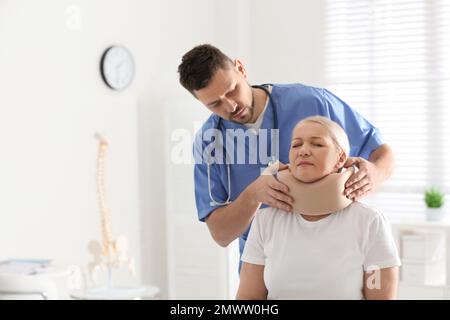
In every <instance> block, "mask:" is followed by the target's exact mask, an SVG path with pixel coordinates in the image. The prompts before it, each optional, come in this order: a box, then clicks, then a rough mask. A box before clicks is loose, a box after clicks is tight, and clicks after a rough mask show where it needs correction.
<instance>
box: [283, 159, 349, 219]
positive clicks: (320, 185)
mask: <svg viewBox="0 0 450 320" xmlns="http://www.w3.org/2000/svg"><path fill="white" fill-rule="evenodd" d="M353 172H355V168H354V167H350V168H348V169H344V171H343V172H341V173H331V174H329V175H328V176H326V177H324V178H322V179H320V180H318V181H315V182H311V183H306V182H301V181H299V180H297V179H296V178H295V177H294V176H293V175H292V174H291V172H290V171H289V170H282V171H280V172H278V173H277V178H278V180H280V181H281V182H283V183H284V184H286V185H287V186H288V187H289V194H290V195H291V196H292V197H293V198H294V205H293V210H294V212H297V213H301V214H307V215H322V214H327V213H332V212H336V211H339V210H342V209H344V208H345V207H347V206H348V205H349V204H351V203H352V200H350V199H348V198H347V197H346V196H345V195H344V189H345V182H346V181H347V179H348V178H349V177H350V176H351V175H352V173H353Z"/></svg>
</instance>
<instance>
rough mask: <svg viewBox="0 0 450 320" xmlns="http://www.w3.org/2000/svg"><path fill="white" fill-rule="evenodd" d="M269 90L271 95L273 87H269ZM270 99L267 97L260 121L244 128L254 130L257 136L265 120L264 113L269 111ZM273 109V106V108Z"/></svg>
mask: <svg viewBox="0 0 450 320" xmlns="http://www.w3.org/2000/svg"><path fill="white" fill-rule="evenodd" d="M267 90H268V91H269V92H270V93H271V92H272V86H268V88H267ZM269 100H270V98H269V97H268V96H267V98H266V103H265V104H264V108H263V111H262V112H261V114H260V115H259V117H258V119H256V121H255V122H254V123H244V126H246V127H247V128H248V129H252V130H253V131H254V132H255V134H258V133H259V129H260V128H261V125H262V122H263V119H264V113H265V112H266V110H267V105H268V104H269ZM272 107H273V106H272Z"/></svg>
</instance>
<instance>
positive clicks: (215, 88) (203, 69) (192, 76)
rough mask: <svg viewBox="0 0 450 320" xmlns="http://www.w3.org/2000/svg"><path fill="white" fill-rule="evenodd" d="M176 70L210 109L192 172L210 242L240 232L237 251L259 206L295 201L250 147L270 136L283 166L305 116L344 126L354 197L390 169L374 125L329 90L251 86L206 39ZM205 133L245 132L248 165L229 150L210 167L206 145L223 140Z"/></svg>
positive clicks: (237, 64)
mask: <svg viewBox="0 0 450 320" xmlns="http://www.w3.org/2000/svg"><path fill="white" fill-rule="evenodd" d="M178 72H179V77H180V83H181V85H182V86H183V87H184V88H186V89H187V90H188V91H189V92H190V93H191V94H192V95H193V96H194V97H195V98H196V99H198V100H199V101H200V102H201V103H202V104H203V105H204V106H205V107H206V108H208V109H209V110H210V111H211V112H212V114H211V116H210V117H209V119H208V120H207V121H206V122H205V123H204V124H203V126H202V128H201V130H200V131H199V132H198V133H197V135H196V141H195V143H194V153H195V154H197V155H201V156H200V157H201V158H202V159H201V161H197V160H198V159H196V164H195V169H194V178H195V198H196V204H197V211H198V217H199V219H200V221H203V222H206V224H207V226H208V228H209V231H210V233H211V235H212V237H213V239H214V240H215V241H216V242H217V243H218V244H219V245H220V246H222V247H226V246H227V245H228V244H229V243H231V242H232V241H233V240H235V239H236V238H238V237H239V238H240V241H239V248H240V253H241V254H242V251H243V248H244V245H245V241H246V239H247V234H248V231H249V227H250V224H251V221H252V219H253V217H254V215H255V213H256V212H257V210H258V208H260V206H261V205H262V206H267V205H268V206H271V207H275V208H279V209H283V210H285V211H291V210H292V203H293V199H292V198H291V197H290V196H289V195H288V188H287V186H286V185H284V184H282V183H281V182H279V181H278V180H277V179H276V178H275V177H274V176H271V175H261V172H262V170H263V169H264V168H265V167H267V165H268V161H266V160H264V159H263V158H264V157H261V151H260V150H259V151H255V149H254V148H255V144H256V148H257V147H258V146H260V145H261V144H258V142H260V140H261V139H265V140H264V141H266V139H267V138H269V144H275V143H278V149H279V150H277V152H278V154H277V156H278V157H277V158H278V159H279V161H280V162H281V163H282V164H281V168H280V169H283V168H285V167H286V166H285V165H284V164H286V163H287V162H288V153H289V148H290V139H291V132H292V129H293V127H294V126H295V124H296V123H297V122H298V121H300V120H302V119H303V118H305V117H308V116H312V115H322V116H326V117H328V118H330V119H331V120H334V121H336V122H338V123H339V124H340V125H341V126H342V127H343V128H344V130H345V131H346V133H347V135H348V137H349V141H350V147H351V150H350V156H351V158H349V160H348V161H347V163H346V165H345V166H346V167H349V166H351V165H353V164H356V165H357V166H358V168H359V170H358V171H357V172H356V173H354V174H353V175H352V176H351V177H350V178H349V180H348V181H347V183H346V186H345V194H346V196H347V197H348V198H349V199H352V200H358V199H360V198H362V197H364V196H366V195H367V194H368V193H369V192H371V191H373V190H375V189H376V188H377V187H378V186H379V185H380V184H381V183H382V182H384V181H385V180H386V179H387V178H388V177H389V176H390V174H391V172H392V170H393V166H394V159H393V154H392V151H391V148H390V147H389V146H388V145H387V144H386V143H384V141H383V140H382V137H381V136H380V133H379V131H378V129H377V128H375V127H374V126H373V125H372V124H371V123H369V122H368V121H367V120H366V119H364V118H363V117H362V116H361V115H359V114H358V113H357V112H356V111H355V110H354V109H352V108H351V107H349V106H348V105H347V104H346V103H345V102H343V101H342V100H340V99H339V98H338V97H336V96H335V95H334V94H332V93H331V92H329V91H328V90H326V89H323V88H315V87H310V86H306V85H302V84H284V85H278V84H271V85H267V86H266V87H265V88H261V87H252V86H250V85H249V83H248V82H247V72H246V70H245V67H244V65H243V63H242V62H241V61H240V60H238V59H235V60H231V59H230V58H229V57H228V56H226V55H225V54H224V53H222V52H221V51H220V50H219V49H218V48H216V47H214V46H212V45H208V44H206V45H199V46H196V47H194V48H193V49H192V50H190V51H189V52H187V53H186V54H185V55H184V56H183V57H182V62H181V64H180V65H179V67H178ZM269 95H270V96H269ZM276 127H278V128H279V131H278V135H279V137H278V139H277V141H276V142H274V141H271V140H270V138H273V136H272V135H271V134H267V133H266V132H267V130H269V131H270V129H274V128H276ZM262 129H267V130H266V131H264V130H262ZM208 130H216V131H218V132H219V133H222V134H223V136H227V134H229V133H230V132H238V131H241V132H242V131H245V132H246V139H245V148H244V150H245V157H244V159H245V162H244V163H242V159H241V162H239V159H238V161H234V160H235V158H236V154H233V155H231V161H229V160H230V159H229V158H230V156H229V158H228V163H231V164H230V165H229V166H227V165H226V162H225V161H223V162H222V163H220V161H216V164H212V165H210V166H209V168H208V165H207V163H208V161H209V160H208V157H206V158H205V157H204V154H206V153H208V150H210V149H211V146H214V147H215V148H216V147H217V146H216V145H217V143H218V142H221V144H220V146H221V147H222V146H223V145H224V144H225V142H224V141H223V139H225V138H224V137H221V139H219V138H218V137H217V136H214V138H212V137H211V135H210V134H205V133H206V132H208ZM259 132H264V133H259ZM258 133H259V134H258ZM230 141H231V140H229V141H228V142H227V143H226V145H227V146H228V145H229V144H228V143H229V142H230ZM255 141H256V143H255ZM261 141H262V140H261ZM240 143H241V144H242V143H244V142H243V141H240ZM241 147H242V145H241ZM269 148H271V146H270V147H269ZM215 150H216V152H217V149H215ZM236 150H242V148H241V149H239V146H237V147H235V148H234V152H235V153H236V152H237V151H236ZM224 151H225V154H226V150H224ZM269 153H270V152H269ZM255 154H257V162H256V163H254V162H253V163H251V162H250V161H249V159H250V158H252V156H254V155H255ZM211 155H212V156H215V155H214V154H213V153H211ZM238 158H240V157H238ZM215 159H216V160H217V158H215ZM219 160H220V159H219ZM228 168H229V170H228ZM228 199H229V200H230V201H227V200H228Z"/></svg>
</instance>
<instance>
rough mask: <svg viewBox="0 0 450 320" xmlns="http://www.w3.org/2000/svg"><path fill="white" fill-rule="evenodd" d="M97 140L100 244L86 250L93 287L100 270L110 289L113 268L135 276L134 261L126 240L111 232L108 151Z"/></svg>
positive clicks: (94, 242)
mask: <svg viewBox="0 0 450 320" xmlns="http://www.w3.org/2000/svg"><path fill="white" fill-rule="evenodd" d="M95 138H96V139H97V140H98V154H97V173H96V184H97V195H98V203H99V209H100V228H101V238H102V241H101V244H100V242H99V241H97V240H91V241H90V242H89V244H88V250H89V252H90V253H91V254H92V255H93V258H94V260H93V261H92V262H90V263H89V264H88V272H89V275H90V280H91V281H92V283H93V285H97V284H98V283H97V282H98V277H97V274H98V272H99V271H100V270H102V271H107V272H108V280H107V287H108V288H111V287H112V279H111V273H112V269H113V268H121V267H122V266H124V265H126V266H127V267H128V269H129V271H130V272H131V274H132V275H135V274H136V270H135V261H134V258H133V257H129V256H128V239H127V238H126V237H125V236H124V235H120V236H118V237H117V238H116V239H115V240H114V238H113V236H112V230H111V214H110V211H109V209H108V206H107V202H106V185H105V171H106V170H105V163H106V156H107V151H108V141H107V140H106V139H105V138H104V137H103V136H101V135H100V134H99V133H96V134H95Z"/></svg>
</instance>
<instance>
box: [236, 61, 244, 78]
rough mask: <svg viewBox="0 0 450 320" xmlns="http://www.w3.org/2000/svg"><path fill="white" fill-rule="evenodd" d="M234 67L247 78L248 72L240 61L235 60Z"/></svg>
mask: <svg viewBox="0 0 450 320" xmlns="http://www.w3.org/2000/svg"><path fill="white" fill-rule="evenodd" d="M233 64H234V67H235V68H236V71H237V72H239V73H240V74H242V75H243V76H244V78H247V70H245V66H244V64H243V63H242V61H241V60H239V59H234V61H233Z"/></svg>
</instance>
